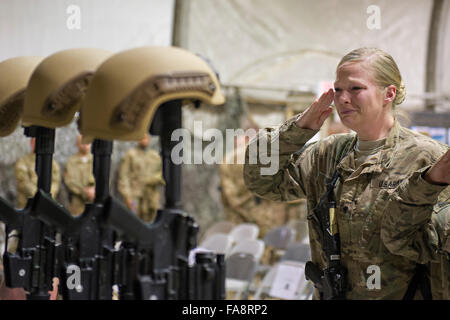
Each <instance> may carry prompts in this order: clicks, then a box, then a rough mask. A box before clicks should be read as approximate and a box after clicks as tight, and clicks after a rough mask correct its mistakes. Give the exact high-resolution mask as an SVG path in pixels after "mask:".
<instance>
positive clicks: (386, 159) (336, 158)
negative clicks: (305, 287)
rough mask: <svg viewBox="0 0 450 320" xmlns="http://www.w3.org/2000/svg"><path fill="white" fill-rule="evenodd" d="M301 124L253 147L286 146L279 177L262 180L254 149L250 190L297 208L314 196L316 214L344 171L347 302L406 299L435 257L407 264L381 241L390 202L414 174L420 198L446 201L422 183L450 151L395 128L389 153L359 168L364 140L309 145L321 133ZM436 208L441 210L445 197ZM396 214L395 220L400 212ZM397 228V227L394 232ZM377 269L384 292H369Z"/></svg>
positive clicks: (313, 239)
mask: <svg viewBox="0 0 450 320" xmlns="http://www.w3.org/2000/svg"><path fill="white" fill-rule="evenodd" d="M296 119H297V117H294V118H292V119H289V120H288V121H286V122H285V123H284V124H282V125H281V126H280V127H279V128H276V129H266V130H265V131H262V132H261V133H260V134H259V135H258V137H257V138H256V139H253V140H252V141H251V143H250V144H249V147H250V146H251V145H252V144H255V143H257V141H260V142H259V144H260V143H265V141H274V140H273V139H278V141H279V168H280V169H279V171H278V172H277V173H276V174H274V175H260V168H261V167H264V165H261V164H259V163H257V164H249V163H248V159H249V154H248V150H249V148H247V154H246V164H245V166H244V179H245V182H246V185H247V187H248V188H249V189H250V190H252V191H253V192H255V193H256V194H258V195H260V196H262V197H265V198H268V199H271V200H277V201H290V200H295V199H297V198H302V197H306V199H307V204H308V212H310V215H311V214H312V209H313V208H314V207H315V206H316V205H317V204H318V202H319V200H320V198H321V196H322V195H323V194H324V193H325V189H326V184H325V182H326V181H327V179H330V178H331V177H332V175H333V173H334V172H335V171H336V170H337V171H338V172H339V174H340V179H339V180H338V183H337V185H336V188H335V189H334V192H335V198H336V202H337V208H336V213H337V222H338V228H339V232H340V238H341V258H342V263H343V265H344V266H345V267H346V268H347V270H348V275H349V276H348V291H347V298H348V299H402V298H403V296H404V294H405V292H406V289H407V287H408V282H409V280H410V279H411V277H412V275H413V273H414V270H415V266H416V260H417V259H418V257H425V256H427V255H426V253H424V252H418V253H417V252H415V253H414V254H408V255H407V257H405V256H404V255H398V254H396V253H392V252H391V251H390V249H389V248H388V247H387V246H386V244H385V243H384V239H383V237H382V236H381V235H382V233H383V228H385V225H386V218H385V213H386V212H387V211H386V210H387V209H388V205H389V204H390V203H391V202H390V201H389V200H390V199H392V197H393V196H394V195H395V194H396V193H397V192H398V190H399V189H398V187H399V185H400V183H401V182H402V181H404V180H405V179H406V178H409V177H411V176H413V175H415V177H418V178H417V179H416V180H415V182H416V186H417V189H416V190H417V192H421V193H422V194H423V195H425V197H427V196H429V195H433V196H434V195H438V194H439V193H440V192H442V191H443V190H444V189H445V188H446V187H445V186H437V185H431V184H429V183H427V182H425V181H424V180H423V179H422V178H420V174H421V173H422V172H423V171H424V170H425V169H428V168H429V167H430V166H431V164H432V163H434V162H435V161H436V160H437V159H438V158H439V157H440V156H441V155H442V154H443V153H444V152H445V151H446V147H445V146H444V145H441V144H439V143H438V142H436V141H434V140H432V139H430V138H428V137H426V136H424V135H421V134H418V133H415V132H413V131H411V130H409V129H406V128H403V127H401V126H400V124H399V123H398V122H397V121H395V124H394V127H393V128H392V129H391V131H390V133H389V135H388V137H387V139H386V143H385V145H384V146H383V148H382V149H381V150H379V151H378V152H377V153H375V154H373V155H372V156H370V157H369V158H368V160H367V161H366V162H365V163H363V164H362V165H361V166H359V167H358V168H355V163H354V146H355V144H356V142H357V136H356V134H354V133H352V134H337V135H332V136H330V137H327V138H326V139H323V140H320V141H318V142H315V143H312V144H308V145H306V146H305V143H306V142H307V141H308V140H309V139H311V138H312V137H313V136H314V135H315V134H316V133H317V131H315V130H309V129H301V128H298V127H297V126H296V125H295V120H296ZM250 150H251V148H250ZM265 167H268V165H266V166H265ZM420 199H423V197H421V198H420ZM420 199H419V201H420ZM429 201H430V202H431V203H433V204H434V203H436V201H437V197H434V198H431V199H430V200H429ZM431 211H432V206H429V207H428V211H427V212H428V214H429V216H431ZM391 213H392V214H394V215H395V212H391ZM312 221H313V220H311V219H309V222H308V223H309V232H310V246H311V258H312V261H313V262H315V263H316V264H319V265H320V266H321V267H322V268H324V267H326V259H325V256H324V254H323V251H322V247H321V243H320V242H319V240H318V239H319V238H318V234H319V230H318V226H317V225H316V224H315V223H313V222H312ZM402 227H404V228H405V229H403V232H405V233H408V232H413V233H417V232H418V230H417V228H416V226H414V225H407V224H403V225H402ZM395 228H396V227H395V226H391V228H390V229H395ZM410 229H411V230H410ZM423 237H426V236H423ZM426 249H427V246H426V245H423V246H421V247H417V248H416V250H419V251H420V250H426ZM370 266H378V267H379V270H380V275H381V287H380V288H379V289H378V288H376V289H373V287H371V286H368V281H369V277H370V276H371V272H370V271H369V270H372V268H369V267H370ZM369 287H370V288H372V289H369ZM315 298H317V292H316V293H315Z"/></svg>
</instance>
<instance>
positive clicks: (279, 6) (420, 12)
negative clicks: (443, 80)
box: [180, 0, 433, 107]
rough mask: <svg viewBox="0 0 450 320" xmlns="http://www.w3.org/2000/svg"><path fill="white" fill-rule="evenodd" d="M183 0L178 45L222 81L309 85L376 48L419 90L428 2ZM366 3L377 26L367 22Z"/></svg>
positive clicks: (409, 89) (409, 87)
mask: <svg viewBox="0 0 450 320" xmlns="http://www.w3.org/2000/svg"><path fill="white" fill-rule="evenodd" d="M188 1H189V5H186V4H184V10H185V15H187V16H188V18H186V19H187V22H186V23H185V26H184V30H183V31H181V33H182V36H181V40H180V44H181V46H183V47H185V48H187V49H189V50H192V51H194V52H198V53H200V54H202V55H204V56H206V57H208V58H209V59H211V60H212V61H213V63H214V65H215V66H216V68H217V69H218V70H219V73H220V75H221V80H222V81H223V82H224V83H239V84H243V85H268V86H273V85H275V84H277V85H278V86H291V87H292V86H295V85H297V86H301V85H306V86H309V87H312V89H316V86H317V84H318V82H319V81H322V80H333V79H334V76H335V74H334V72H335V67H336V64H337V62H338V61H339V59H340V57H342V56H343V55H344V54H345V53H347V52H349V51H350V50H352V49H354V48H358V47H362V46H376V47H379V48H380V49H383V50H385V51H387V52H389V53H390V54H391V55H392V56H393V57H394V59H395V60H396V61H397V63H398V65H399V68H400V70H401V72H402V75H403V78H404V82H405V85H406V89H407V92H409V93H416V94H421V93H423V92H424V91H425V76H426V68H425V63H426V55H427V40H428V31H429V24H430V15H431V10H432V4H433V1H432V0H410V1H409V0H408V1H394V2H393V1H389V0H378V1H373V0H370V1H369V0H363V1H361V0H317V1H309V0H279V1H265V0H245V1H238V0H228V1H209V0H188ZM183 2H184V1H183ZM371 5H375V6H377V7H378V8H379V10H380V11H379V12H380V21H381V24H380V29H369V27H368V20H369V22H370V21H371V20H370V17H371V16H372V15H373V14H372V11H370V10H369V9H370V8H369V6H371ZM368 10H369V13H368ZM420 102H421V101H417V100H414V99H413V95H411V96H407V99H406V100H405V105H410V106H411V107H421V104H420Z"/></svg>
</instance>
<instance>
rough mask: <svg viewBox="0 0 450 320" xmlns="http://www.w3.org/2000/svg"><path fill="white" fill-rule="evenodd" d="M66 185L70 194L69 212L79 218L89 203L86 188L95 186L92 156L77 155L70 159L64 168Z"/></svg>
mask: <svg viewBox="0 0 450 320" xmlns="http://www.w3.org/2000/svg"><path fill="white" fill-rule="evenodd" d="M64 183H65V185H66V186H67V188H68V189H69V194H70V205H69V211H70V213H72V215H74V216H79V215H80V214H81V213H83V211H84V207H85V204H86V203H87V202H89V199H88V197H87V195H86V192H85V188H87V187H93V186H95V178H94V174H93V156H92V154H90V153H89V154H87V155H80V154H78V153H77V154H74V155H72V156H70V157H69V159H68V160H67V163H66V167H65V168H64Z"/></svg>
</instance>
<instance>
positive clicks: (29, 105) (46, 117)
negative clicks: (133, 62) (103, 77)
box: [22, 48, 111, 128]
mask: <svg viewBox="0 0 450 320" xmlns="http://www.w3.org/2000/svg"><path fill="white" fill-rule="evenodd" d="M110 55H111V53H110V52H109V51H105V50H101V49H95V48H81V49H69V50H63V51H59V52H57V53H54V54H52V55H50V56H48V57H46V58H45V59H44V60H43V61H42V62H41V63H40V64H39V65H38V66H37V68H36V69H35V70H34V72H33V74H32V75H31V78H30V81H29V83H28V87H27V90H26V91H25V104H24V111H23V118H22V122H23V125H24V126H29V125H36V126H42V127H47V128H57V127H63V126H65V125H68V124H69V123H70V122H71V121H72V119H73V117H74V114H75V112H76V111H78V109H79V102H80V100H81V98H82V97H83V95H84V94H85V92H86V88H87V86H88V85H89V82H90V80H91V78H92V75H93V74H94V72H95V70H96V69H97V67H98V66H99V65H100V64H101V63H102V62H103V61H104V60H106V58H108V57H109V56H110Z"/></svg>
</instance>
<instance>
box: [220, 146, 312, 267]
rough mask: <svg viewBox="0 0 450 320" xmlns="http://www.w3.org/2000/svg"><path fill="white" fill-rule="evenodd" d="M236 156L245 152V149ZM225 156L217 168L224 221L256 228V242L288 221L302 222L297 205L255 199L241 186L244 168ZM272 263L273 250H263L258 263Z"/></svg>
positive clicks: (302, 213)
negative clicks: (297, 220) (255, 226)
mask: <svg viewBox="0 0 450 320" xmlns="http://www.w3.org/2000/svg"><path fill="white" fill-rule="evenodd" d="M237 152H245V148H243V149H241V150H239V151H237ZM228 156H229V158H228V160H227V161H226V163H224V164H220V165H219V173H220V178H221V195H222V204H223V207H224V213H225V220H227V221H231V222H233V223H235V224H236V225H238V224H241V223H254V224H256V225H257V226H258V227H259V235H258V237H259V238H264V236H265V235H266V234H267V232H269V231H270V230H271V229H273V228H275V227H278V226H282V225H284V224H285V223H286V222H288V221H290V220H294V219H304V220H306V216H305V215H304V210H301V207H300V206H301V204H299V203H281V202H275V201H271V200H267V199H264V198H260V197H257V196H255V195H254V194H253V193H252V192H251V191H249V190H248V189H247V186H246V185H245V182H244V177H243V172H244V171H243V167H244V165H243V164H238V163H232V162H233V159H230V157H232V156H234V153H232V154H230V155H228ZM237 156H238V157H239V155H237ZM227 163H230V164H227ZM275 260H277V257H276V256H275V250H271V249H270V248H269V247H266V249H265V251H264V255H263V257H262V263H264V264H273V263H274V262H275Z"/></svg>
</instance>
